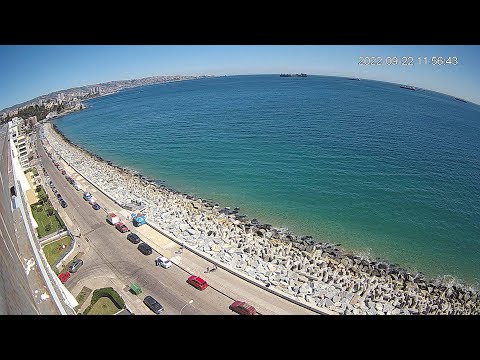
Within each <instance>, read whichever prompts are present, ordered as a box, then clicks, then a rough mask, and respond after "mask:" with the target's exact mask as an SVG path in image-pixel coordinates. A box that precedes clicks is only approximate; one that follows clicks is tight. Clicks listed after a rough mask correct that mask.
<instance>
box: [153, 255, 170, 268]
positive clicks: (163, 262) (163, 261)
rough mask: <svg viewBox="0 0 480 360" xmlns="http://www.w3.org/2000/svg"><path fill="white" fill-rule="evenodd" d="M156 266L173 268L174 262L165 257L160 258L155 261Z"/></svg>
mask: <svg viewBox="0 0 480 360" xmlns="http://www.w3.org/2000/svg"><path fill="white" fill-rule="evenodd" d="M155 265H157V266H161V267H163V268H165V269H168V268H169V267H170V266H172V262H171V261H170V260H169V259H167V258H166V257H165V256H159V257H157V258H156V259H155Z"/></svg>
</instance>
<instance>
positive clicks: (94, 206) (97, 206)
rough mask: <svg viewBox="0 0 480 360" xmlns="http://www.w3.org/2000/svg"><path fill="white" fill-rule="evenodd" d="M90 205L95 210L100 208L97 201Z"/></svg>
mask: <svg viewBox="0 0 480 360" xmlns="http://www.w3.org/2000/svg"><path fill="white" fill-rule="evenodd" d="M92 207H93V208H94V209H95V210H100V205H98V204H97V203H95V204H93V205H92Z"/></svg>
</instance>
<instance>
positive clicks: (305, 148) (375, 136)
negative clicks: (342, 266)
mask: <svg viewBox="0 0 480 360" xmlns="http://www.w3.org/2000/svg"><path fill="white" fill-rule="evenodd" d="M85 104H86V105H87V106H88V107H87V109H85V110H82V111H80V112H77V113H72V114H69V115H67V116H64V117H61V118H59V119H57V120H55V124H56V125H57V126H58V128H59V130H60V131H61V132H62V133H63V134H64V135H65V136H66V137H67V138H68V139H70V140H71V141H72V142H73V143H76V144H78V145H79V146H81V147H83V148H85V149H87V150H89V151H91V152H93V153H95V154H97V155H99V156H101V157H102V158H103V159H105V160H109V161H112V162H113V163H114V164H116V165H119V166H123V167H127V168H130V169H132V170H136V171H138V172H140V173H142V174H143V175H144V176H146V177H148V178H150V179H154V180H155V181H157V182H159V183H161V184H165V185H167V186H168V187H171V188H173V189H175V190H177V191H180V192H184V193H189V194H192V195H195V196H198V197H200V198H204V199H209V200H212V201H214V202H217V203H219V204H220V205H221V206H230V207H231V208H232V209H233V208H234V207H239V208H240V213H242V214H246V215H247V216H248V218H249V219H253V218H256V219H257V220H258V221H259V222H261V223H269V224H272V225H274V226H276V227H286V228H288V229H289V230H290V231H291V232H293V233H294V234H296V235H300V236H303V235H311V236H313V238H314V240H316V241H322V242H329V243H332V244H341V245H340V247H341V248H343V249H345V250H347V251H353V252H356V253H361V254H365V255H368V256H370V257H372V258H378V259H381V260H385V261H388V262H390V263H394V264H398V265H400V266H401V267H404V268H406V269H408V270H412V271H416V272H422V273H423V274H424V275H425V276H427V277H429V278H433V277H437V276H453V277H455V278H457V279H459V280H461V281H465V282H467V283H470V284H474V285H477V286H478V284H479V283H480V261H479V259H480V185H479V184H480V182H479V181H480V146H479V144H480V106H478V105H475V104H471V103H463V102H460V101H458V100H455V99H454V98H453V97H450V96H447V95H443V94H439V93H436V92H433V91H428V90H423V89H417V91H411V90H407V89H402V88H400V86H399V85H397V84H390V83H385V82H379V81H371V80H361V81H355V80H349V79H346V78H339V77H327V76H313V75H309V76H308V77H306V78H295V77H292V78H285V77H279V76H278V75H248V76H247V75H246V76H228V77H217V78H203V79H196V80H188V81H179V82H172V83H165V84H158V85H149V86H143V87H138V88H131V89H127V90H123V91H121V92H118V93H115V94H112V95H109V96H105V97H100V98H95V99H91V100H87V101H86V102H85Z"/></svg>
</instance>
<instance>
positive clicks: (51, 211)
mask: <svg viewBox="0 0 480 360" xmlns="http://www.w3.org/2000/svg"><path fill="white" fill-rule="evenodd" d="M54 211H55V210H53V208H52V207H49V208H48V209H47V216H52V215H53V212H54Z"/></svg>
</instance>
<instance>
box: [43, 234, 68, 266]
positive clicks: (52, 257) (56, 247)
mask: <svg viewBox="0 0 480 360" xmlns="http://www.w3.org/2000/svg"><path fill="white" fill-rule="evenodd" d="M71 242H72V239H71V238H70V236H64V237H62V238H60V239H58V240H56V241H54V242H51V243H50V244H47V245H45V246H44V247H43V248H42V249H43V252H44V253H45V257H46V258H47V262H48V263H49V264H50V266H52V265H53V264H54V263H55V261H57V259H58V258H60V257H61V256H63V254H65V252H66V251H67V250H68V247H69V246H70V244H71ZM62 245H65V249H62Z"/></svg>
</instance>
